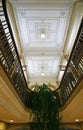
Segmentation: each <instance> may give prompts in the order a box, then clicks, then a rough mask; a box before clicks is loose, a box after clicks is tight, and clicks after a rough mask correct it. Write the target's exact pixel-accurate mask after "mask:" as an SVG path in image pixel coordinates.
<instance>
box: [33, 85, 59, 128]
mask: <svg viewBox="0 0 83 130" xmlns="http://www.w3.org/2000/svg"><path fill="white" fill-rule="evenodd" d="M59 110H60V103H59V100H58V96H57V93H56V92H53V91H52V90H51V89H50V88H48V86H47V85H46V84H43V85H40V86H38V85H37V86H36V87H35V89H34V92H33V93H32V112H31V115H32V116H33V122H32V123H31V130H59V128H60V117H59Z"/></svg>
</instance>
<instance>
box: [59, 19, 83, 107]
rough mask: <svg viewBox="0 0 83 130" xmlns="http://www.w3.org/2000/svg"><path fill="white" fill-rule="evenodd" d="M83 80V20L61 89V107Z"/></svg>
mask: <svg viewBox="0 0 83 130" xmlns="http://www.w3.org/2000/svg"><path fill="white" fill-rule="evenodd" d="M82 79H83V18H82V21H81V24H80V28H79V31H78V34H77V37H76V40H75V43H74V46H73V49H72V52H71V56H70V59H69V62H68V65H67V67H66V71H65V73H64V76H63V78H62V81H61V84H60V87H59V96H60V100H61V105H64V104H65V103H66V101H67V100H68V98H69V97H70V95H71V94H72V93H73V91H74V90H75V89H76V87H77V86H78V84H79V82H80V81H81V80H82Z"/></svg>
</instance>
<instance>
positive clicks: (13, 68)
mask: <svg viewBox="0 0 83 130" xmlns="http://www.w3.org/2000/svg"><path fill="white" fill-rule="evenodd" d="M0 65H1V66H2V68H3V69H4V71H5V73H6V74H7V76H8V78H9V79H10V81H11V82H12V84H13V86H14V87H15V89H16V91H17V93H18V95H19V96H20V98H21V100H22V101H23V103H24V104H25V105H26V100H27V95H28V92H29V91H30V90H29V89H28V86H27V83H26V80H25V76H24V72H23V69H22V66H21V62H20V59H19V55H18V51H17V48H16V44H15V40H14V37H13V33H12V30H11V27H10V23H9V19H8V15H7V10H6V2H5V0H2V4H0Z"/></svg>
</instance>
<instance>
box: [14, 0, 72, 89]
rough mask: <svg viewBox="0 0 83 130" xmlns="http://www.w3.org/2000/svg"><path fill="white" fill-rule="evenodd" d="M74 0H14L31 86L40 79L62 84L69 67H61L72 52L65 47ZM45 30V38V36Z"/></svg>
mask: <svg viewBox="0 0 83 130" xmlns="http://www.w3.org/2000/svg"><path fill="white" fill-rule="evenodd" d="M73 2H74V1H70V2H69V1H67V0H66V1H60V0H59V1H55V2H54V1H51V2H50V1H43V2H41V1H38V2H37V1H35V2H33V1H24V3H23V2H22V1H19V0H18V1H15V0H13V1H12V3H13V10H14V15H15V19H16V24H17V29H18V32H19V37H20V40H21V44H20V45H21V48H22V52H21V57H22V58H23V59H21V60H22V64H23V69H24V73H27V75H28V81H27V82H28V83H29V87H30V86H31V85H33V84H36V83H37V84H41V83H46V84H52V85H54V86H55V89H56V88H57V87H58V84H57V83H59V82H60V81H61V79H62V75H63V73H64V70H65V69H61V67H64V66H66V64H67V60H66V59H65V58H64V57H65V55H69V52H68V54H67V53H66V54H65V52H64V47H65V44H66V43H65V40H66V36H67V31H68V26H69V21H70V17H71V12H72V7H73ZM36 3H37V4H36ZM41 33H44V34H45V38H41ZM23 60H24V61H23ZM64 68H65V67H64ZM53 89H54V88H53Z"/></svg>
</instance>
